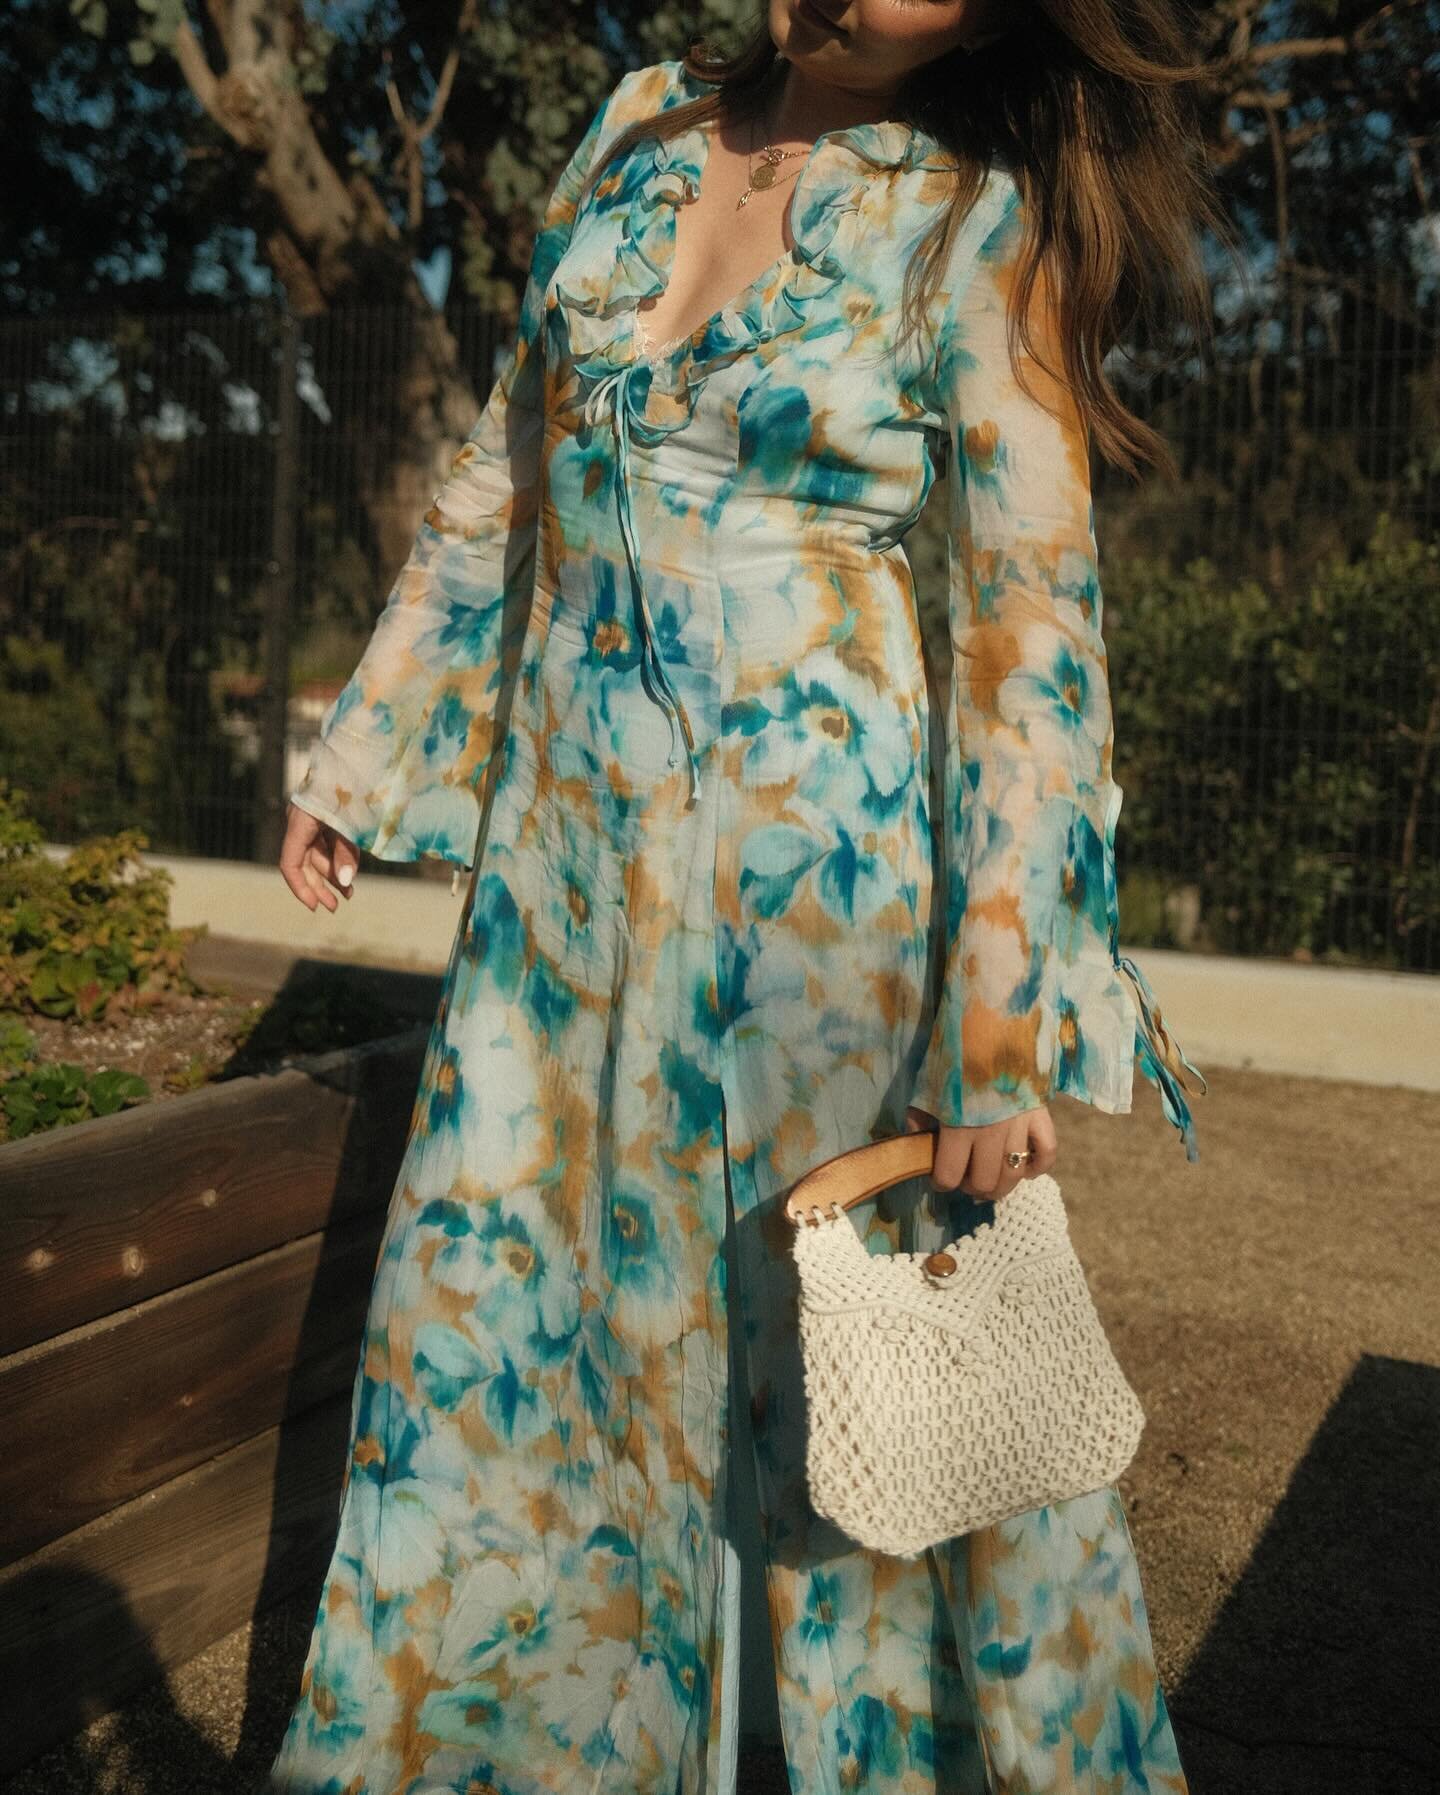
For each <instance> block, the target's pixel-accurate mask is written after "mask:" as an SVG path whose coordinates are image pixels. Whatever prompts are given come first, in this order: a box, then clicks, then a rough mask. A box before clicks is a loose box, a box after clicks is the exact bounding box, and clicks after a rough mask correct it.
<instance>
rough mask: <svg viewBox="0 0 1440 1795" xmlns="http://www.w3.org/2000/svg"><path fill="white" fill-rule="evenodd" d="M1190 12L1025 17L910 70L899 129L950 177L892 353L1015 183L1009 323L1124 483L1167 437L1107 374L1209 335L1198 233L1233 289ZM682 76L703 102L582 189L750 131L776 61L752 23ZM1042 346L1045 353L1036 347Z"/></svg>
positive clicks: (1036, 3)
mask: <svg viewBox="0 0 1440 1795" xmlns="http://www.w3.org/2000/svg"><path fill="white" fill-rule="evenodd" d="M1183 3H1184V0H1028V3H1026V4H1022V5H1016V6H1015V7H1014V8H1013V9H1012V12H1011V15H1010V21H1011V22H1010V24H1009V26H1008V28H1007V29H1006V31H1005V33H1004V35H1003V36H1001V37H998V38H995V39H993V40H992V41H991V42H990V43H988V44H986V45H985V46H983V47H982V48H980V49H978V50H975V51H965V50H962V49H956V50H952V51H950V52H948V53H947V54H945V55H943V56H940V57H937V58H935V59H934V60H933V61H931V62H929V63H926V64H925V65H923V66H922V67H921V68H919V69H916V70H913V71H912V72H911V74H910V75H909V77H908V78H907V79H906V81H905V83H904V84H903V86H902V87H901V89H900V91H899V93H898V94H897V96H896V108H895V113H894V116H896V117H897V118H899V119H901V120H903V121H905V122H908V123H911V124H913V125H916V126H918V127H919V128H920V129H922V130H924V131H926V132H928V133H929V134H930V136H932V137H933V138H934V139H935V140H936V142H937V143H938V144H939V145H940V146H941V148H942V149H944V150H946V151H948V152H949V153H950V156H951V157H953V159H954V163H955V180H954V185H953V188H952V191H951V197H950V200H949V203H948V204H946V205H944V206H942V207H940V208H939V210H938V215H937V217H936V220H935V223H934V224H933V225H931V226H930V227H929V228H928V229H927V230H926V232H925V233H924V235H923V236H922V237H921V239H920V241H919V244H918V245H917V247H916V250H915V253H914V256H913V257H912V258H911V261H910V264H909V266H908V267H907V269H906V273H905V286H904V292H903V295H902V300H901V324H900V329H899V331H898V333H897V342H896V347H897V349H898V348H899V347H900V346H901V345H903V344H904V343H905V342H906V341H907V340H911V339H914V338H923V337H924V336H925V334H926V333H927V332H928V330H929V319H930V315H931V305H932V302H933V300H934V298H935V294H936V291H937V289H938V288H939V287H940V284H941V282H942V281H943V279H944V273H945V269H946V267H947V265H948V262H949V258H950V254H951V251H952V248H953V245H954V242H955V238H956V235H957V233H958V231H959V229H960V226H961V224H962V223H963V221H964V218H965V215H966V214H967V213H968V212H969V210H970V208H971V206H972V205H973V204H974V203H975V200H976V199H977V198H978V196H979V194H980V191H981V189H982V188H983V186H984V182H985V174H986V170H987V168H988V166H989V164H990V163H991V162H992V161H994V160H996V159H1000V160H1003V161H1004V162H1006V163H1008V164H1009V166H1010V167H1011V168H1012V169H1013V171H1014V174H1015V178H1016V181H1017V184H1018V185H1019V188H1020V196H1021V200H1022V202H1023V205H1024V215H1025V241H1024V245H1023V247H1022V251H1021V256H1020V261H1019V265H1018V271H1017V275H1016V280H1015V286H1014V290H1013V293H1012V300H1011V309H1010V314H1009V320H1008V330H1009V345H1010V357H1011V363H1012V366H1013V367H1014V368H1015V371H1016V374H1017V377H1018V376H1019V375H1020V374H1021V369H1020V367H1019V363H1018V360H1017V339H1018V342H1020V343H1023V345H1024V347H1025V349H1026V351H1027V352H1028V353H1029V354H1030V355H1031V356H1032V357H1033V358H1034V360H1035V362H1036V363H1037V365H1038V366H1039V367H1040V368H1041V370H1042V371H1043V372H1044V373H1045V374H1047V375H1048V376H1049V377H1050V378H1051V379H1059V380H1062V381H1063V382H1064V384H1065V385H1066V386H1068V387H1069V389H1070V390H1071V394H1072V396H1073V402H1074V404H1075V406H1076V408H1077V409H1078V411H1079V412H1080V414H1081V416H1082V417H1083V419H1084V421H1085V423H1086V425H1087V426H1088V429H1089V432H1090V434H1091V436H1092V437H1093V440H1094V441H1095V443H1096V445H1097V447H1098V448H1099V450H1100V452H1101V454H1103V455H1104V456H1105V457H1106V459H1107V460H1109V461H1110V462H1112V463H1114V464H1115V465H1116V466H1117V467H1121V468H1123V469H1124V470H1125V471H1126V472H1127V473H1129V474H1131V475H1134V474H1136V473H1137V471H1138V469H1139V466H1140V464H1141V463H1142V462H1150V463H1153V464H1154V465H1156V466H1157V467H1159V468H1161V469H1162V470H1163V471H1164V472H1165V473H1166V474H1167V475H1169V476H1170V477H1172V478H1174V477H1175V476H1176V475H1177V474H1178V468H1177V465H1176V462H1175V459H1174V457H1173V455H1172V454H1171V453H1170V450H1169V447H1168V445H1167V444H1166V442H1165V439H1164V437H1163V436H1161V434H1160V433H1159V432H1158V431H1157V430H1154V429H1152V428H1151V426H1150V425H1148V424H1146V423H1144V422H1143V421H1142V420H1141V419H1140V418H1138V417H1136V416H1135V415H1134V413H1132V412H1131V411H1129V410H1128V409H1127V408H1126V407H1125V405H1124V404H1123V403H1122V402H1121V400H1120V398H1119V396H1118V394H1117V393H1116V391H1115V389H1114V387H1113V386H1112V385H1111V383H1110V380H1109V378H1108V377H1107V375H1106V373H1105V369H1104V365H1103V364H1104V360H1105V357H1106V355H1107V354H1108V353H1109V351H1110V349H1111V348H1112V347H1113V346H1114V345H1115V344H1116V343H1118V342H1120V341H1121V340H1122V339H1123V338H1124V337H1125V336H1126V335H1127V333H1129V332H1130V331H1131V330H1132V329H1133V328H1134V327H1135V325H1136V324H1137V322H1138V323H1140V324H1142V325H1143V326H1144V327H1145V331H1146V335H1147V336H1148V337H1149V339H1150V340H1151V341H1152V342H1160V341H1162V340H1164V339H1165V337H1166V336H1167V335H1168V333H1169V326H1170V323H1171V321H1172V320H1174V319H1178V320H1180V321H1182V322H1183V323H1185V324H1186V325H1188V327H1189V329H1190V331H1191V332H1192V333H1193V335H1194V336H1195V338H1196V339H1198V340H1201V341H1208V340H1209V339H1210V337H1211V334H1212V331H1213V314H1212V309H1211V302H1210V281H1209V277H1208V275H1207V273H1206V270H1205V265H1204V261H1203V257H1202V252H1201V249H1200V241H1199V230H1200V227H1202V226H1208V227H1209V228H1210V230H1211V231H1212V232H1213V233H1214V235H1215V237H1216V239H1217V241H1218V242H1219V243H1220V244H1221V245H1222V247H1224V248H1225V249H1226V250H1227V251H1228V252H1229V254H1230V255H1231V257H1232V260H1234V261H1235V262H1236V263H1237V265H1239V266H1240V271H1241V275H1242V278H1244V276H1245V270H1244V267H1243V264H1241V258H1240V257H1239V255H1238V251H1237V243H1236V238H1235V235H1234V233H1233V230H1232V228H1231V225H1230V222H1229V219H1228V218H1227V216H1226V214H1225V211H1224V208H1223V205H1222V204H1221V202H1220V200H1219V198H1218V196H1217V194H1216V191H1215V188H1214V185H1213V181H1212V177H1211V174H1210V169H1209V164H1208V161H1207V158H1206V155H1205V149H1204V143H1203V138H1202V135H1201V132H1200V129H1199V126H1198V123H1197V118H1196V110H1195V108H1194V105H1193V99H1192V94H1191V92H1190V91H1187V88H1190V87H1191V86H1193V83H1194V82H1195V81H1196V78H1197V74H1198V61H1197V57H1196V54H1195V52H1194V50H1193V49H1192V47H1191V45H1190V43H1189V41H1188V39H1187V35H1186V28H1185V26H1184V24H1183V23H1182V16H1181V14H1180V11H1179V7H1180V6H1181V5H1182V4H1183ZM683 61H684V65H685V68H686V71H687V72H688V73H689V74H690V75H692V76H694V77H695V78H696V79H697V80H699V81H702V82H705V83H707V84H709V85H711V86H712V87H713V88H714V91H713V92H711V93H707V94H701V95H700V96H699V97H698V98H697V99H694V100H687V101H686V102H685V103H684V104H682V105H679V106H675V107H672V108H670V109H669V110H668V111H666V112H664V113H662V114H660V115H659V116H657V117H656V118H654V119H640V120H637V121H636V122H635V123H634V124H632V125H629V126H627V127H626V129H625V130H623V131H622V132H621V133H620V134H619V136H618V137H617V138H616V139H615V141H614V143H613V144H612V145H611V146H610V148H609V150H608V151H607V153H606V155H605V156H604V157H603V158H602V162H601V167H600V168H597V169H596V170H595V171H594V172H593V173H592V176H591V180H592V182H593V181H595V180H598V179H599V177H600V174H601V172H602V170H603V168H604V167H607V166H608V165H609V163H610V162H611V161H612V160H613V159H614V158H615V157H617V156H621V155H624V154H626V153H627V152H628V151H629V150H630V149H631V147H632V146H633V145H635V144H636V143H638V142H640V141H641V139H643V138H646V137H656V138H659V139H661V140H665V139H668V138H671V137H675V136H678V135H679V133H680V132H682V131H686V130H689V129H690V128H691V127H692V126H694V125H696V124H699V123H700V122H702V121H703V120H705V119H709V118H712V117H716V116H717V115H718V116H719V117H720V118H722V119H732V120H739V121H742V122H743V121H744V120H746V119H748V118H750V117H752V116H754V115H755V114H756V113H757V112H758V111H759V109H760V107H761V106H762V104H763V103H764V100H765V97H766V94H767V92H768V87H769V82H770V79H771V76H772V71H774V69H775V65H776V63H777V61H779V52H778V51H777V50H776V48H775V44H774V41H773V40H772V38H771V36H770V30H769V25H768V23H767V21H766V18H765V16H764V15H763V14H762V16H761V18H760V20H759V22H758V23H757V25H756V27H755V29H754V30H753V32H752V33H751V35H750V37H749V38H748V40H747V41H746V42H745V43H744V44H743V46H742V47H741V48H740V49H739V51H738V52H737V53H736V54H735V55H733V56H730V57H723V56H717V55H715V54H714V53H712V51H711V50H710V49H709V47H708V46H707V44H706V42H705V41H704V40H703V39H701V40H696V41H695V42H692V43H691V45H690V47H689V50H688V51H687V53H686V55H685V57H684V59H683ZM1049 270H1053V271H1054V274H1055V276H1056V278H1055V280H1054V283H1053V284H1054V286H1055V288H1056V289H1057V292H1058V306H1057V314H1058V315H1057V328H1058V334H1059V338H1060V342H1059V350H1060V354H1061V357H1062V360H1063V363H1064V366H1063V368H1056V367H1055V366H1053V365H1052V363H1050V362H1049V361H1047V360H1046V359H1045V356H1044V354H1043V353H1042V351H1041V347H1040V343H1039V342H1038V341H1037V335H1038V334H1040V333H1039V332H1038V319H1037V314H1036V313H1035V311H1033V310H1032V306H1033V305H1034V298H1033V295H1034V289H1035V287H1036V285H1037V282H1040V281H1041V280H1042V278H1043V276H1044V274H1045V273H1046V272H1048V271H1049ZM1044 340H1045V341H1046V342H1049V341H1051V340H1052V339H1051V337H1050V335H1049V334H1048V333H1047V334H1046V335H1045V338H1044Z"/></svg>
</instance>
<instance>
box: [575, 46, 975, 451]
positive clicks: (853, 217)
mask: <svg viewBox="0 0 1440 1795" xmlns="http://www.w3.org/2000/svg"><path fill="white" fill-rule="evenodd" d="M676 73H677V79H676V81H675V83H674V86H673V87H672V89H671V92H670V93H669V94H668V95H667V96H666V99H665V101H664V103H663V105H662V107H661V110H662V111H668V110H669V109H670V108H671V107H672V106H676V105H680V104H682V103H684V102H685V101H687V100H690V99H692V98H695V97H698V95H699V94H701V93H703V92H705V91H706V84H704V83H701V82H699V81H698V80H696V79H695V78H694V77H692V76H690V75H689V73H688V71H686V70H685V69H684V66H683V64H677V65H676ZM714 127H715V121H714V120H713V119H710V120H706V121H704V122H703V123H701V124H697V125H694V126H692V127H690V129H688V130H686V131H682V132H680V133H679V134H678V135H677V136H675V137H672V138H669V139H667V140H664V141H661V140H660V139H658V138H655V137H647V138H644V139H642V140H641V141H640V142H639V143H638V144H636V145H635V146H634V148H633V149H632V151H631V152H630V154H629V155H628V156H627V157H626V158H625V160H624V162H623V163H622V164H620V165H619V166H618V170H617V175H618V179H619V181H620V187H619V193H620V195H621V199H622V204H623V205H624V212H623V215H622V217H621V221H620V235H619V241H618V244H617V245H616V247H615V254H614V261H613V264H612V265H610V266H609V267H608V269H607V271H605V273H604V274H603V275H602V276H601V278H599V279H598V280H597V278H596V273H595V271H594V270H586V269H585V268H583V267H577V268H576V270H575V272H574V274H573V275H572V276H570V277H568V278H567V276H566V275H565V273H564V272H563V268H562V273H561V275H560V276H559V278H558V279H557V281H556V285H555V302H556V306H557V308H558V310H559V311H560V313H561V315H562V317H563V319H564V323H565V327H566V332H567V336H568V351H569V357H570V360H571V363H572V365H573V367H574V369H575V372H576V373H577V374H578V375H579V376H580V379H581V381H582V383H584V386H585V387H586V388H587V389H589V388H593V387H594V386H595V385H597V384H598V383H599V382H600V381H601V380H603V379H605V378H606V376H607V375H610V374H613V373H615V372H616V371H617V370H620V369H623V368H627V367H632V366H633V368H634V374H633V376H632V381H631V394H632V396H631V401H630V403H631V408H632V416H633V417H634V418H635V420H636V421H637V422H638V423H639V424H640V425H641V426H642V428H646V429H647V430H648V432H649V433H650V434H664V433H668V431H669V430H671V429H676V428H679V427H680V426H681V425H683V424H684V423H685V422H687V421H688V419H689V417H690V416H691V414H692V413H693V411H694V408H695V403H696V400H697V398H698V396H699V393H700V390H701V388H702V387H703V385H704V383H705V381H706V380H708V379H709V378H710V376H711V375H712V374H714V373H716V372H717V371H718V370H719V369H720V368H722V367H727V366H729V365H730V364H731V363H732V362H734V361H735V360H736V359H737V358H739V357H740V356H743V355H747V354H749V353H751V352H753V351H756V350H759V349H762V348H763V347H764V345H766V344H767V343H769V342H771V341H773V340H774V339H776V338H778V337H781V336H784V335H787V334H788V333H789V332H791V331H793V330H795V329H797V328H798V327H799V326H800V325H801V324H802V323H803V322H804V320H805V316H806V314H807V312H808V311H809V309H810V307H811V306H812V305H813V304H814V303H815V301H816V300H817V299H818V298H820V297H821V295H822V294H824V293H826V292H827V291H828V290H829V289H830V288H831V287H833V286H834V285H835V283H836V282H837V281H838V280H839V279H840V278H841V276H842V274H843V273H844V271H845V268H846V267H847V266H848V265H851V263H852V261H853V256H854V252H855V250H856V247H857V244H856V239H857V237H858V235H859V232H860V228H861V225H862V221H863V213H864V208H865V202H866V196H867V192H868V190H869V189H870V187H871V185H872V183H873V182H874V181H875V180H876V178H877V174H880V173H884V172H886V171H888V172H891V173H895V174H898V173H903V172H906V171H908V170H910V169H914V168H939V167H946V166H948V165H949V164H948V161H947V159H946V158H945V155H944V152H943V151H942V150H941V149H940V146H939V145H938V144H937V143H936V142H935V140H934V138H933V137H931V136H930V135H929V134H928V133H926V132H924V131H922V130H921V129H919V128H918V127H917V126H914V125H911V124H908V123H903V122H900V121H898V120H879V121H874V122H867V123H864V124H858V125H848V126H842V127H839V128H837V129H835V130H832V131H826V132H822V133H821V135H820V136H819V137H817V138H816V139H815V142H814V144H813V145H812V146H811V149H810V151H809V154H808V155H807V156H806V158H805V161H804V164H803V166H802V168H801V170H800V173H799V174H798V175H797V176H796V178H795V181H794V190H793V193H792V196H791V200H790V213H789V216H790V228H791V234H792V236H793V238H794V247H793V249H789V250H786V251H784V252H783V253H782V254H781V255H780V256H779V257H778V258H777V259H776V261H775V262H773V263H772V264H771V265H770V267H769V268H767V269H765V270H764V271H763V272H762V273H761V274H759V275H758V276H756V278H755V279H754V280H752V281H751V282H750V284H749V285H748V286H746V287H745V288H744V289H743V290H742V291H740V292H739V293H737V294H735V295H734V296H733V297H732V298H731V299H729V300H728V301H727V302H726V303H725V304H724V305H723V306H721V307H720V308H719V309H718V310H717V311H716V312H714V313H712V315H711V316H710V317H709V318H708V319H706V320H705V321H704V323H702V324H700V325H698V326H697V327H696V328H695V329H694V330H693V331H691V332H689V333H688V334H686V335H682V336H679V337H676V338H672V339H670V341H669V342H667V343H663V344H661V345H660V346H659V347H658V348H657V349H650V348H648V347H647V345H646V343H645V339H644V335H643V331H642V328H641V325H640V321H639V317H638V312H639V308H640V306H641V305H642V303H643V302H644V301H645V300H647V299H652V298H656V297H658V296H659V295H660V294H662V293H663V292H664V291H665V289H666V286H667V284H668V281H669V275H670V269H671V267H672V264H673V260H674V254H675V241H676V233H677V216H678V212H679V208H680V207H681V206H683V205H686V204H688V203H689V202H690V201H691V200H692V199H693V198H694V197H695V196H696V195H697V194H698V192H699V189H700V181H701V178H702V176H703V174H704V169H705V163H706V159H707V157H708V155H709V149H710V143H711V141H712V134H713V130H714ZM578 397H579V398H580V400H581V402H582V403H583V399H584V393H583V392H582V393H581V394H580V395H578Z"/></svg>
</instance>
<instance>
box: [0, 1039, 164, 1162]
mask: <svg viewBox="0 0 1440 1795" xmlns="http://www.w3.org/2000/svg"><path fill="white" fill-rule="evenodd" d="M149 1095H150V1087H149V1085H148V1084H147V1083H146V1082H145V1080H144V1079H143V1078H137V1077H136V1076H135V1075H134V1073H132V1072H118V1071H113V1070H105V1071H102V1072H87V1071H86V1070H85V1068H84V1067H83V1066H73V1065H71V1064H69V1063H68V1062H63V1061H62V1062H58V1063H50V1062H46V1063H40V1062H39V1060H38V1056H37V1053H36V1047H35V1037H34V1035H33V1034H32V1033H31V1032H30V1030H29V1029H28V1028H26V1027H25V1025H24V1024H23V1023H22V1022H21V1020H20V1018H19V1017H18V1016H14V1015H8V1016H7V1015H3V1014H0V1141H6V1140H16V1141H18V1140H22V1139H23V1138H24V1137H25V1136H26V1135H27V1134H39V1133H40V1132H41V1131H42V1130H43V1129H46V1128H63V1127H65V1126H67V1125H68V1124H69V1123H72V1122H84V1121H86V1120H87V1119H88V1118H89V1117H91V1116H112V1115H114V1114H115V1112H116V1110H118V1109H123V1108H124V1106H125V1105H126V1104H127V1103H136V1102H138V1101H139V1100H140V1099H141V1098H142V1097H148V1096H149Z"/></svg>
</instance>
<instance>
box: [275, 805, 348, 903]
mask: <svg viewBox="0 0 1440 1795" xmlns="http://www.w3.org/2000/svg"><path fill="white" fill-rule="evenodd" d="M359 870H360V850H359V849H358V848H357V847H356V846H355V844H354V842H353V841H350V840H349V839H347V837H345V836H343V835H341V834H340V832H339V830H337V829H332V828H331V827H330V825H329V824H328V823H322V822H321V821H320V819H319V817H314V816H311V815H310V813H309V811H308V810H301V808H300V806H299V805H298V804H292V805H291V806H290V808H289V810H288V812H287V813H286V817H285V840H284V843H283V844H282V846H281V849H280V872H281V876H282V877H283V878H284V880H285V883H286V884H287V885H288V886H289V887H290V889H291V890H292V891H293V892H294V893H295V895H296V897H297V898H299V900H300V902H301V903H302V904H303V905H304V906H305V908H306V909H307V910H313V909H315V908H316V906H317V905H319V904H323V905H324V906H325V908H326V909H327V910H330V911H335V910H338V909H339V908H340V905H339V903H338V902H337V900H336V898H335V892H334V891H330V890H329V889H327V886H331V885H333V886H334V888H335V891H338V892H340V893H341V895H342V896H344V897H347V898H349V897H353V896H354V895H355V877H356V874H357V873H358V872H359Z"/></svg>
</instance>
